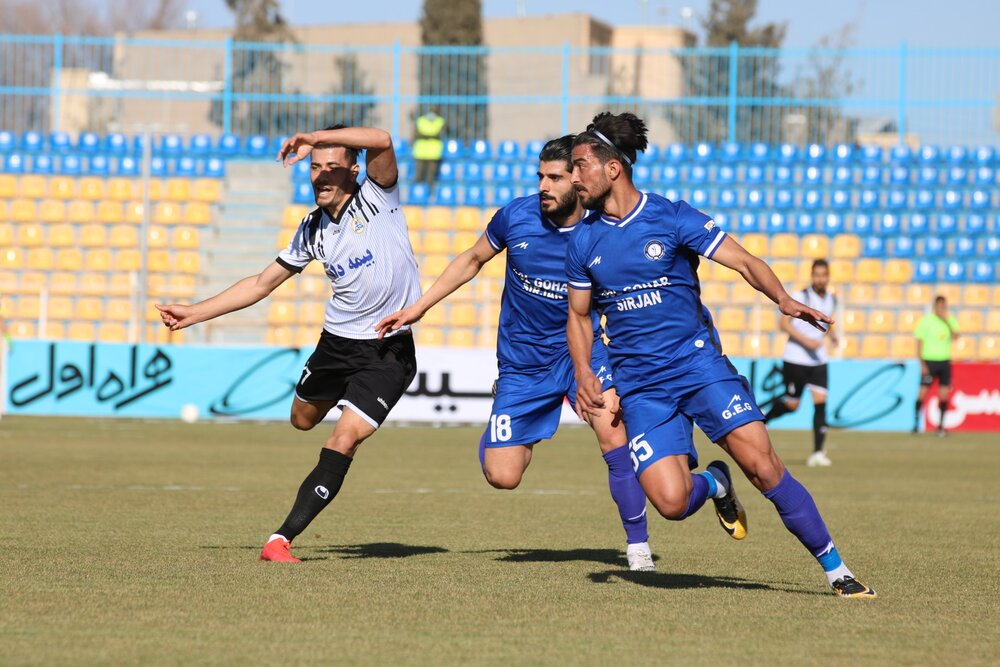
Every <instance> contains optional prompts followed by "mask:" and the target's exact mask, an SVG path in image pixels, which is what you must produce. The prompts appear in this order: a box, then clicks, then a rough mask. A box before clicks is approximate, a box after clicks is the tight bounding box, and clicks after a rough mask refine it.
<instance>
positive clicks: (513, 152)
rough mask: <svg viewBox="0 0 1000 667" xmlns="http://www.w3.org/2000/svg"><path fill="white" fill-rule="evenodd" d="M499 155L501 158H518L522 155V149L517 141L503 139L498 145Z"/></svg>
mask: <svg viewBox="0 0 1000 667" xmlns="http://www.w3.org/2000/svg"><path fill="white" fill-rule="evenodd" d="M497 157H498V158H499V159H501V160H516V159H518V158H519V157H521V151H520V150H519V149H518V146H517V143H516V142H514V141H511V140H510V139H508V140H506V141H501V142H500V145H499V146H497Z"/></svg>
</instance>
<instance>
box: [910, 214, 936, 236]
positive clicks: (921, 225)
mask: <svg viewBox="0 0 1000 667" xmlns="http://www.w3.org/2000/svg"><path fill="white" fill-rule="evenodd" d="M906 231H907V232H908V233H909V234H910V236H923V235H924V234H926V233H927V232H928V231H930V224H929V223H928V221H927V216H926V215H924V214H923V213H914V214H913V215H911V216H910V218H909V220H907V223H906Z"/></svg>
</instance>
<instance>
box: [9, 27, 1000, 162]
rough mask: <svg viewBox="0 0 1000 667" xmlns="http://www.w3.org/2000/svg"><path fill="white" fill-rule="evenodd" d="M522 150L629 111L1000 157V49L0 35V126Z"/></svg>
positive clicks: (702, 137)
mask: <svg viewBox="0 0 1000 667" xmlns="http://www.w3.org/2000/svg"><path fill="white" fill-rule="evenodd" d="M427 106H436V107H437V108H438V109H439V110H440V111H441V112H442V113H443V115H445V117H446V118H447V119H448V122H449V130H448V131H449V132H450V134H451V136H455V137H458V138H461V139H470V138H473V137H476V138H487V139H491V140H493V141H497V140H501V139H516V140H528V139H538V138H544V137H548V136H553V135H556V134H560V133H565V132H569V131H572V130H578V129H580V128H581V127H582V126H583V125H584V124H585V123H586V122H587V120H589V118H590V117H591V116H592V115H593V114H594V113H596V112H598V111H600V110H603V109H612V110H624V109H628V110H633V111H636V112H637V113H639V114H640V115H642V116H643V117H644V118H645V119H646V120H647V123H648V124H649V125H650V128H651V131H652V137H653V140H654V141H655V142H656V143H661V144H662V143H667V142H671V141H683V142H693V141H715V142H720V141H741V142H752V141H764V142H769V143H779V142H790V143H797V144H804V143H814V142H815V143H835V142H842V141H847V142H850V141H857V140H859V138H860V139H861V140H865V138H866V137H871V136H877V137H881V138H882V139H883V140H885V141H907V142H910V143H914V144H916V143H930V144H940V145H949V144H962V145H978V144H997V143H998V138H1000V136H998V124H1000V118H998V116H1000V110H998V109H1000V49H915V48H908V47H907V46H905V45H902V46H899V47H898V48H879V49H780V50H777V49H760V48H743V47H739V46H738V45H736V44H733V45H732V46H730V47H728V48H688V49H609V48H581V47H576V46H571V45H568V44H564V45H556V46H551V47H538V48H520V47H518V48H507V47H495V48H490V47H412V46H403V45H401V44H399V43H395V44H386V45H384V46H379V47H350V48H348V47H336V46H327V45H314V44H251V43H241V42H234V41H232V40H227V41H198V40H187V41H177V40H149V39H132V38H125V37H120V38H119V37H113V38H93V37H70V36H61V35H49V36H13V35H7V36H0V125H2V127H3V129H8V130H14V131H24V130H29V129H30V130H39V131H51V130H66V131H70V132H75V131H83V130H90V131H96V132H105V131H109V130H129V129H138V128H143V129H150V128H152V129H154V130H163V131H172V132H182V133H195V132H210V133H211V132H215V133H217V132H233V133H238V134H251V133H253V134H267V135H272V136H277V135H281V134H284V133H287V132H290V131H292V130H295V129H301V128H308V127H314V126H318V125H321V124H325V123H327V122H335V121H341V120H347V121H349V122H365V123H371V124H376V125H380V126H383V127H387V128H391V130H392V132H393V133H394V134H395V135H397V136H405V135H407V134H409V132H410V119H411V117H412V115H413V114H414V112H417V111H422V110H423V109H424V108H425V107H427Z"/></svg>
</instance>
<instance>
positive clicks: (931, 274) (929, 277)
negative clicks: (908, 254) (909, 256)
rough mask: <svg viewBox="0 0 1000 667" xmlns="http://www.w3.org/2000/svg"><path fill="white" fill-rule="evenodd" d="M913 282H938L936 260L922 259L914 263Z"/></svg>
mask: <svg viewBox="0 0 1000 667" xmlns="http://www.w3.org/2000/svg"><path fill="white" fill-rule="evenodd" d="M913 282H915V283H935V282H937V265H936V264H935V263H934V262H928V261H927V260H920V261H917V262H914V263H913Z"/></svg>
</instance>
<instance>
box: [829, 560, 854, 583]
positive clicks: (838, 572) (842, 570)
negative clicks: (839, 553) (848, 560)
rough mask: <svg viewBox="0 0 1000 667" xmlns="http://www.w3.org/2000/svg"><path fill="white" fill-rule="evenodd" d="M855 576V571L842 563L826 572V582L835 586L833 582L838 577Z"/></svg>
mask: <svg viewBox="0 0 1000 667" xmlns="http://www.w3.org/2000/svg"><path fill="white" fill-rule="evenodd" d="M853 576H854V573H853V572H851V571H850V570H849V569H847V566H846V565H844V564H843V563H841V564H840V567H838V568H836V569H835V570H830V571H829V572H827V573H826V582H827V583H828V584H830V585H831V586H833V582H835V581H836V580H837V579H843V578H844V577H853Z"/></svg>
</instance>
